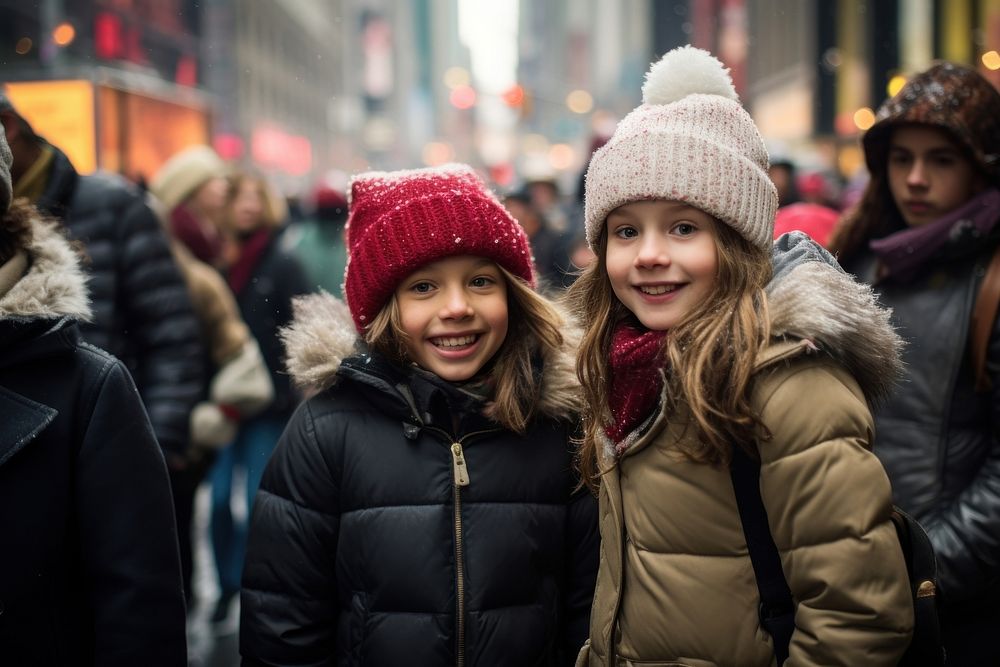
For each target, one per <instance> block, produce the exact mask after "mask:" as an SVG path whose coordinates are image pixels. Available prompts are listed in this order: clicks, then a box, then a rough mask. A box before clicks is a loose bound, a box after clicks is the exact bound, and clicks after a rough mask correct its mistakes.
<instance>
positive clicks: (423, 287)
mask: <svg viewBox="0 0 1000 667" xmlns="http://www.w3.org/2000/svg"><path fill="white" fill-rule="evenodd" d="M410 289H411V290H413V291H414V292H416V293H417V294H427V293H428V292H430V291H431V290H432V289H434V286H433V285H431V284H430V283H428V282H419V283H416V284H414V285H413V287H411V288H410Z"/></svg>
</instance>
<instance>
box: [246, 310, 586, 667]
mask: <svg viewBox="0 0 1000 667" xmlns="http://www.w3.org/2000/svg"><path fill="white" fill-rule="evenodd" d="M297 313H298V315H297V319H296V324H295V327H294V330H295V332H296V333H295V335H294V340H293V339H292V338H289V341H290V343H289V357H290V360H289V368H290V370H291V372H292V373H293V374H294V375H295V376H296V379H297V381H299V382H302V383H306V384H311V385H314V386H316V387H324V386H329V385H330V384H331V383H335V384H333V386H332V388H329V389H327V390H325V391H322V392H321V393H319V394H318V395H316V396H315V397H313V398H311V399H310V400H309V401H307V402H306V403H304V404H303V405H301V406H300V407H299V409H298V411H297V412H296V413H295V415H294V416H293V418H292V421H291V422H290V424H289V426H288V428H287V430H286V431H285V434H284V436H282V440H281V442H280V443H279V444H278V448H277V449H276V450H275V452H274V454H273V456H272V457H271V461H270V464H269V465H268V468H267V471H266V472H265V474H264V479H263V482H262V484H261V487H260V491H259V492H258V494H257V500H256V503H255V505H254V512H253V520H252V524H251V530H250V542H249V547H248V550H247V559H246V567H245V569H244V575H243V593H242V619H241V629H240V630H241V637H240V650H241V653H242V654H243V656H244V664H250V665H258V664H260V665H279V664H281V665H285V664H287V665H292V664H295V665H305V664H308V665H317V666H318V665H421V666H422V667H433V666H434V665H455V664H456V660H457V657H458V656H457V654H458V650H459V646H461V647H462V648H463V649H464V657H465V664H466V665H469V666H470V667H472V666H486V665H489V666H496V665H510V666H511V667H514V666H517V667H520V666H522V665H544V666H547V665H571V664H573V660H574V659H575V656H576V653H577V650H578V649H579V647H580V646H581V645H582V644H583V642H584V641H585V639H586V637H587V633H588V621H589V615H590V604H591V599H592V597H593V587H594V579H595V576H596V571H597V546H598V535H597V507H596V501H595V499H594V498H593V496H591V495H590V494H589V492H587V491H585V490H583V491H574V489H575V487H576V481H577V478H576V476H575V474H574V472H573V465H572V462H573V453H572V443H571V441H570V436H571V435H572V434H573V429H574V421H573V420H572V415H573V414H574V413H573V410H572V408H571V406H572V405H573V400H572V399H571V398H570V395H571V394H572V393H573V389H572V387H574V386H575V376H574V375H573V371H572V363H571V359H569V355H567V356H566V358H565V359H562V360H561V361H562V363H560V362H558V361H553V362H551V363H549V364H547V365H546V368H545V371H544V373H545V374H544V378H545V379H544V388H543V393H542V397H541V401H540V405H539V411H540V413H541V415H542V416H540V417H538V418H537V419H536V420H535V421H534V422H533V423H532V424H531V425H530V426H529V428H528V431H527V433H526V434H525V435H523V436H519V435H517V434H514V433H512V432H510V431H506V430H503V429H502V428H500V427H499V426H498V425H497V424H496V423H495V422H492V421H490V420H488V419H486V418H485V417H483V416H482V415H481V414H480V410H481V408H482V405H481V404H480V403H477V402H476V400H475V399H472V398H471V397H469V396H468V395H465V394H462V393H461V392H460V391H458V390H457V389H456V388H455V387H454V385H451V384H449V383H447V382H443V381H441V380H439V379H437V378H436V377H435V376H431V375H429V374H426V373H424V372H422V371H414V370H412V369H402V368H399V367H397V366H395V365H393V364H390V363H388V362H387V361H385V360H384V359H381V358H380V357H378V356H374V355H367V354H360V355H355V356H348V355H350V354H351V350H352V349H353V347H354V343H355V338H354V337H355V334H354V327H353V323H352V322H351V319H350V315H349V314H348V312H347V309H346V306H343V304H342V303H339V302H336V301H335V300H334V299H333V298H332V297H330V296H329V295H322V296H315V297H309V298H308V299H307V300H304V301H303V303H302V307H301V308H300V309H297ZM296 341H297V342H296ZM345 356H347V358H346V359H345ZM341 360H343V363H341ZM455 442H461V443H462V447H463V449H464V457H465V461H466V464H467V469H468V476H469V479H470V483H469V484H468V486H464V487H458V486H456V485H455V482H454V480H455V478H454V467H453V453H452V445H453V443H455ZM460 600H461V603H462V604H463V605H464V613H462V614H460V613H459V601H460Z"/></svg>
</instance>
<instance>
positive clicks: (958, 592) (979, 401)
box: [847, 227, 1000, 642]
mask: <svg viewBox="0 0 1000 667" xmlns="http://www.w3.org/2000/svg"><path fill="white" fill-rule="evenodd" d="M994 232H995V233H994V234H993V236H992V238H989V239H983V238H975V237H971V236H967V237H964V238H963V237H955V238H953V239H952V240H950V241H949V243H948V244H947V246H946V247H945V248H944V249H943V250H942V251H940V252H939V253H938V255H937V256H935V257H934V258H932V259H931V260H930V261H929V262H928V264H927V265H926V266H925V267H923V269H922V270H921V271H920V272H919V275H918V276H917V277H916V278H915V279H914V280H913V281H912V282H907V283H905V284H899V283H896V282H892V281H885V282H878V281H877V280H876V278H875V275H876V269H877V265H876V261H875V258H874V256H873V255H872V254H871V253H869V252H864V253H862V254H861V255H860V256H859V257H858V258H857V260H856V261H854V262H852V263H850V264H849V265H848V266H847V268H848V269H849V270H850V271H852V272H853V273H855V274H856V275H857V276H858V277H859V278H861V279H862V280H864V281H866V282H869V283H872V284H873V285H874V289H875V291H876V293H878V295H879V300H880V301H881V303H882V304H883V305H884V306H886V307H887V308H891V309H892V322H893V324H894V325H895V326H896V327H897V330H898V331H899V334H900V335H901V336H902V337H903V338H904V339H905V340H906V342H907V345H906V347H905V348H904V349H903V362H904V368H905V371H904V380H903V382H901V383H900V384H899V386H898V387H897V389H896V391H895V393H893V394H892V396H891V397H890V398H889V400H888V401H887V402H886V403H885V404H884V405H883V406H881V407H880V408H878V409H877V410H876V411H875V413H874V414H875V424H876V428H877V436H876V439H875V453H876V454H877V455H878V457H879V458H880V459H881V460H882V462H883V464H884V465H885V467H886V471H887V472H888V473H889V478H890V479H891V480H892V487H893V495H894V499H895V502H896V504H897V505H899V506H900V507H902V508H903V509H904V510H906V511H907V512H909V513H910V514H912V515H913V516H914V517H915V518H916V519H917V520H918V521H920V523H921V524H922V525H923V526H924V528H926V529H927V532H928V534H929V535H930V538H931V542H932V543H933V545H934V550H935V552H936V555H937V562H938V577H939V583H940V587H941V599H942V602H943V605H944V606H943V609H942V616H941V620H942V623H943V624H944V626H945V628H946V630H947V629H949V628H960V631H961V633H962V634H963V636H968V637H969V641H974V642H984V641H985V642H994V641H995V639H994V638H993V636H994V634H995V631H996V626H995V623H996V622H997V620H998V619H1000V322H998V323H997V324H996V325H995V326H994V329H993V333H992V335H991V336H990V342H989V351H988V355H987V369H988V372H989V376H990V378H991V379H992V381H993V389H992V391H990V392H986V393H976V392H975V391H974V388H973V368H972V363H971V361H970V355H969V319H970V316H971V314H972V308H973V304H974V302H975V298H976V295H977V293H978V290H979V285H980V283H981V282H982V277H983V275H984V273H985V268H986V266H987V264H988V263H989V261H990V257H991V256H992V254H993V252H994V250H995V248H996V247H997V243H998V242H1000V227H997V228H995V229H994Z"/></svg>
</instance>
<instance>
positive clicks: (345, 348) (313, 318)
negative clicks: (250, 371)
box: [281, 291, 583, 419]
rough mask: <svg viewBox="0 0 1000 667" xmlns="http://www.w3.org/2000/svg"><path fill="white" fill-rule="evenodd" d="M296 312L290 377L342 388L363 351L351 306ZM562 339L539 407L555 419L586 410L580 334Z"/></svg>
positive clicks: (284, 334)
mask: <svg viewBox="0 0 1000 667" xmlns="http://www.w3.org/2000/svg"><path fill="white" fill-rule="evenodd" d="M292 306H293V310H294V318H293V321H292V324H291V325H290V326H288V327H285V328H284V329H282V330H281V339H282V341H283V342H284V344H285V351H286V366H287V369H288V373H289V375H291V376H292V381H293V382H294V383H295V384H296V386H298V387H299V388H301V389H303V390H305V391H307V392H317V391H322V390H324V389H327V388H329V387H331V386H333V385H334V384H335V383H336V382H337V379H338V375H337V373H338V371H339V370H340V368H341V365H342V364H343V362H344V360H345V359H347V358H348V357H350V356H353V355H355V354H358V353H359V352H360V351H361V346H360V345H359V343H360V342H361V340H360V338H359V336H358V333H357V329H355V327H354V321H353V320H352V319H351V313H350V311H349V310H348V309H347V304H345V303H344V302H343V301H341V300H340V299H337V298H336V297H334V296H333V295H331V294H329V293H327V292H323V291H321V292H319V293H316V294H309V295H306V296H301V297H297V298H296V299H295V300H294V301H293V304H292ZM568 321H569V320H568V318H567V322H568ZM562 334H563V341H564V342H563V347H562V349H561V350H560V351H559V353H558V354H557V355H554V357H553V358H550V359H546V360H545V364H544V367H543V370H542V389H541V396H540V398H539V403H538V408H539V412H540V413H541V414H543V415H545V416H547V417H551V418H556V419H563V418H569V417H572V416H574V415H577V414H579V413H580V411H581V409H582V407H583V400H582V395H581V393H580V384H579V381H578V380H577V377H576V369H575V365H574V364H575V359H574V355H575V351H576V346H577V344H578V341H579V339H578V333H577V332H576V331H575V330H573V329H571V328H569V327H568V326H567V327H564V328H563V329H562Z"/></svg>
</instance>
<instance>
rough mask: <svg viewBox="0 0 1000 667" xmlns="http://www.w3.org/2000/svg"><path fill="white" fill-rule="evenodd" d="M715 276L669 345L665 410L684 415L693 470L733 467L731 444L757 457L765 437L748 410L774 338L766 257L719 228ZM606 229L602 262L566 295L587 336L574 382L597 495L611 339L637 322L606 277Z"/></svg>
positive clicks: (584, 459) (582, 456)
mask: <svg viewBox="0 0 1000 667" xmlns="http://www.w3.org/2000/svg"><path fill="white" fill-rule="evenodd" d="M715 238H716V246H717V249H718V263H719V266H718V273H717V275H716V279H715V283H714V284H713V286H712V289H711V292H710V293H709V295H708V297H707V298H706V299H705V300H704V301H702V303H701V304H699V305H698V306H697V307H695V308H694V309H693V310H692V311H691V312H689V313H687V315H686V316H685V317H684V318H683V319H682V320H681V321H680V322H679V323H678V324H677V325H676V326H674V327H673V328H672V329H671V330H670V332H669V334H668V335H667V336H666V339H665V342H664V348H663V354H664V360H665V366H666V373H665V375H666V386H665V388H664V396H665V397H666V405H665V406H664V408H663V409H664V410H668V411H670V412H672V413H676V412H677V410H678V409H680V408H683V407H684V406H687V408H688V409H689V410H690V413H691V416H692V417H693V421H692V424H691V426H692V427H693V428H694V429H695V435H696V437H695V438H686V439H684V440H683V441H682V442H681V443H680V445H679V446H680V447H681V452H682V453H683V454H684V455H685V456H686V457H687V458H689V459H690V460H692V461H698V462H702V463H707V464H711V465H728V463H729V461H730V459H731V456H732V451H731V448H732V446H733V444H738V445H740V446H742V447H743V448H744V449H746V450H747V451H748V452H749V453H751V454H753V455H754V456H756V448H755V442H756V440H757V439H758V438H759V437H761V435H762V431H761V428H762V425H761V424H760V421H759V418H758V415H756V414H755V413H754V411H753V409H752V408H751V406H750V384H751V379H752V375H753V369H754V363H755V361H756V359H757V354H758V353H759V352H760V351H761V349H763V347H764V346H765V345H766V343H767V341H768V338H769V337H770V327H769V324H768V316H767V298H766V296H765V294H764V287H765V285H767V283H768V281H769V280H770V278H771V270H772V269H771V257H770V254H769V253H768V252H767V251H766V250H764V249H761V248H758V247H756V246H753V245H751V244H750V243H749V242H748V241H747V240H746V239H744V238H743V237H742V236H740V235H739V234H738V233H737V232H736V231H735V230H733V229H732V228H731V227H729V226H728V225H726V224H724V223H721V222H718V221H716V224H715ZM607 245H608V240H607V229H604V230H603V231H602V232H601V235H600V237H599V238H598V248H597V259H596V260H595V261H594V262H593V263H592V264H591V265H590V266H589V267H587V269H586V270H585V271H584V272H583V274H582V275H581V276H580V278H579V279H578V280H577V281H576V282H575V283H574V284H573V286H572V287H570V289H569V292H568V294H567V301H568V303H569V305H570V307H571V309H572V310H573V312H574V315H575V316H576V317H577V318H578V319H579V321H580V323H581V324H582V325H583V326H584V334H583V341H582V343H581V345H580V349H579V351H578V354H577V376H578V377H579V379H580V382H581V384H582V385H583V393H584V396H585V398H586V400H587V403H588V404H589V405H590V407H591V413H590V415H589V416H588V418H587V419H586V420H585V423H584V429H585V430H584V436H583V440H582V441H581V442H580V448H579V456H578V462H577V464H578V466H579V469H580V473H581V478H582V480H583V482H584V483H585V484H587V485H588V486H589V487H590V488H591V489H595V490H596V489H597V487H598V486H599V485H600V475H601V474H602V472H603V470H602V468H601V457H600V448H601V443H602V442H604V441H605V440H606V436H605V435H604V427H605V426H606V425H607V423H608V422H609V420H610V418H611V413H610V408H609V400H608V388H609V387H608V378H609V377H610V372H611V369H610V365H609V361H608V359H609V355H610V350H611V339H612V336H613V334H614V331H615V328H616V327H617V326H618V324H619V323H621V322H623V321H625V320H628V319H634V315H633V314H632V313H631V312H630V311H629V310H628V309H627V308H626V307H625V306H624V305H623V304H622V302H621V301H619V300H618V297H617V296H616V295H615V293H614V290H613V289H612V288H611V283H610V281H609V279H608V272H607V263H606V255H607Z"/></svg>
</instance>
